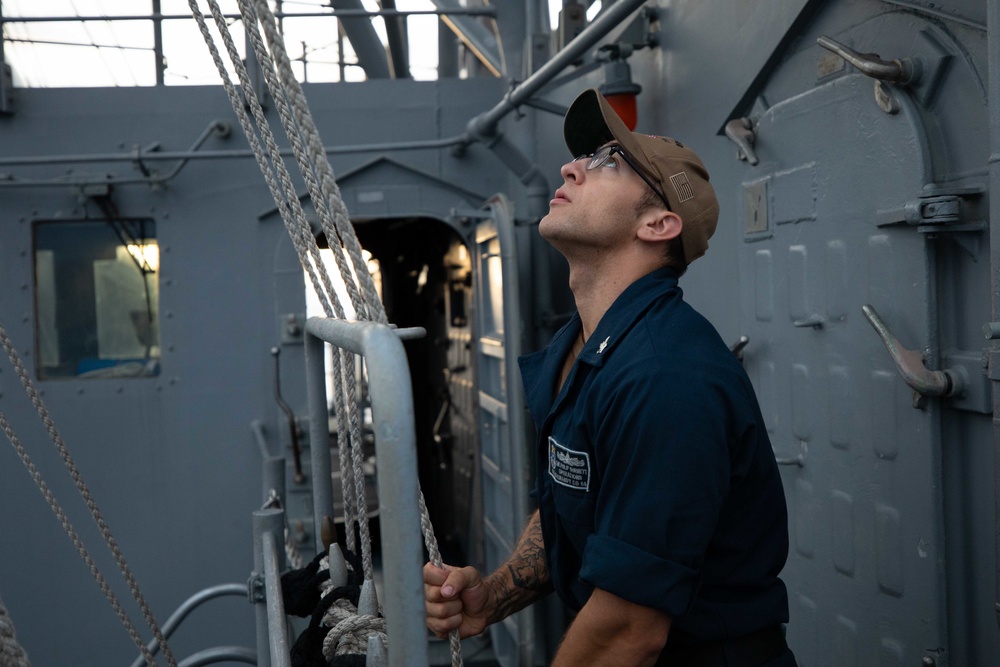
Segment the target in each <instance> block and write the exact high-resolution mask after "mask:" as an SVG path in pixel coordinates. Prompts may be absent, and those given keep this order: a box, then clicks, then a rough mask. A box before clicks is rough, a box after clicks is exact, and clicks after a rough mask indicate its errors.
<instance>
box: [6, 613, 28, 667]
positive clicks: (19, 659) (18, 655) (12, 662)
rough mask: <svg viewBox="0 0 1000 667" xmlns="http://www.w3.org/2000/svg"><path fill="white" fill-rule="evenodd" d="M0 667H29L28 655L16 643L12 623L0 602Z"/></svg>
mask: <svg viewBox="0 0 1000 667" xmlns="http://www.w3.org/2000/svg"><path fill="white" fill-rule="evenodd" d="M0 667H31V662H30V661H29V660H28V654H27V653H26V652H25V650H24V648H23V647H22V646H21V645H20V644H19V643H18V642H17V635H16V634H15V633H14V623H13V621H11V620H10V616H9V615H8V614H7V608H6V607H4V606H3V600H0Z"/></svg>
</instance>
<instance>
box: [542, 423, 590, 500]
mask: <svg viewBox="0 0 1000 667" xmlns="http://www.w3.org/2000/svg"><path fill="white" fill-rule="evenodd" d="M549 477H551V478H552V480H553V481H554V482H555V483H556V484H562V485H563V486H568V487H569V488H571V489H583V490H584V491H589V490H590V454H588V453H587V452H578V451H576V450H573V449H569V448H568V447H563V446H562V445H560V444H559V443H558V442H556V439H555V438H553V437H551V436H549Z"/></svg>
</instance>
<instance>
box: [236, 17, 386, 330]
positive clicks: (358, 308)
mask: <svg viewBox="0 0 1000 667" xmlns="http://www.w3.org/2000/svg"><path fill="white" fill-rule="evenodd" d="M239 4H240V11H241V12H242V14H243V18H244V27H245V29H246V32H247V36H248V37H249V39H250V44H251V46H252V48H253V50H254V54H255V55H256V56H257V60H258V62H260V64H261V71H262V72H263V74H264V80H265V82H266V83H267V86H268V90H269V92H270V93H271V97H272V99H273V100H274V102H275V106H276V107H277V109H278V117H279V118H280V120H281V125H282V127H283V128H284V129H285V134H286V135H287V136H288V139H289V141H290V142H291V146H292V153H293V154H294V156H295V160H296V163H297V164H298V166H299V171H300V173H301V174H302V176H303V177H304V179H305V182H306V185H307V187H308V189H309V193H310V197H311V198H312V201H313V205H314V206H315V208H316V212H317V213H318V214H319V216H320V220H321V221H322V222H323V230H324V232H325V233H326V235H327V240H328V241H330V250H331V251H332V252H333V254H334V259H335V260H336V262H337V266H338V268H339V270H340V275H341V277H342V279H343V283H344V286H345V288H346V289H347V293H348V296H349V297H350V300H351V304H352V305H353V307H354V310H355V312H356V313H357V314H358V318H359V319H371V318H370V317H369V316H368V315H367V310H368V308H367V306H366V304H365V303H364V301H363V300H362V298H361V294H360V292H359V291H358V289H357V286H356V279H355V278H354V277H353V276H352V275H351V270H350V267H349V266H348V265H347V263H346V261H347V260H346V258H344V256H343V254H342V253H340V252H338V249H337V246H338V244H337V243H335V242H334V241H336V240H337V238H338V235H337V234H335V233H334V234H331V233H330V232H331V231H333V230H332V228H331V227H330V224H329V220H330V211H329V208H328V207H327V203H326V200H325V198H324V197H323V193H322V191H321V189H320V186H319V183H318V182H317V181H316V177H315V174H314V169H313V166H312V165H311V164H310V158H309V156H307V155H306V152H305V149H304V147H303V144H302V133H301V130H300V129H299V127H298V125H297V119H296V118H293V116H292V112H291V111H290V110H289V107H288V101H287V94H286V92H285V90H284V89H283V87H282V83H281V81H279V79H278V77H277V75H276V74H275V71H274V67H275V65H274V62H273V60H272V58H271V55H270V54H269V53H268V51H267V49H266V48H265V47H264V42H263V40H262V38H261V35H260V31H259V29H258V27H257V24H258V21H259V19H258V16H257V12H256V9H255V8H254V6H253V5H252V4H251V3H250V2H249V0H240V2H239ZM268 11H270V10H268ZM272 29H273V26H272ZM293 78H294V77H293ZM323 157H324V159H325V155H324V156H323ZM353 231H354V230H353V227H352V228H351V232H352V233H353ZM355 243H356V241H355ZM359 253H360V250H359ZM359 256H360V255H359ZM369 278H370V276H369Z"/></svg>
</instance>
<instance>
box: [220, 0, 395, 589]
mask: <svg viewBox="0 0 1000 667" xmlns="http://www.w3.org/2000/svg"><path fill="white" fill-rule="evenodd" d="M240 6H241V11H242V12H243V15H244V22H245V27H246V29H247V32H248V34H249V35H250V41H251V44H252V45H253V47H254V50H255V54H256V55H257V57H258V59H259V60H260V61H261V64H262V69H263V72H264V77H265V80H266V81H267V82H268V86H269V89H270V90H271V95H272V97H273V98H274V99H275V103H276V105H277V106H278V109H279V116H280V117H281V119H282V124H283V126H284V127H285V131H286V134H288V135H289V139H290V141H291V142H292V144H293V147H295V149H294V152H295V154H296V159H297V160H298V161H299V164H300V170H301V171H302V172H303V176H304V177H305V178H306V180H307V182H312V183H313V186H312V187H313V189H315V183H314V181H313V179H312V178H310V172H311V168H310V165H309V163H308V161H307V160H306V159H305V158H304V156H303V155H302V151H301V145H300V144H299V142H298V140H297V136H296V135H297V132H296V129H295V120H294V119H292V118H291V117H290V115H289V114H288V110H287V107H286V106H285V105H284V104H283V103H282V97H283V95H284V93H283V91H282V89H281V87H280V86H279V85H278V84H277V83H276V82H275V81H274V77H273V71H272V68H273V66H274V63H273V61H272V60H271V59H270V56H269V55H268V54H267V52H266V50H265V49H264V48H263V43H262V42H261V40H260V33H259V31H258V30H257V22H256V20H247V16H248V15H249V16H251V17H255V14H254V8H253V7H252V6H251V5H250V3H249V2H248V0H240ZM262 11H265V12H267V13H268V15H269V16H270V9H269V8H266V7H265V8H263V9H262ZM271 19H273V16H271ZM267 23H269V24H271V27H272V28H273V20H269V21H268V22H267ZM221 29H222V27H221V26H220V30H221ZM265 29H267V28H266V27H265ZM230 41H231V40H230ZM277 43H278V44H279V45H280V44H281V41H280V39H278V40H277ZM273 46H274V44H272V47H273ZM277 50H278V51H281V52H283V47H280V48H278V49H277ZM285 55H286V56H287V54H285ZM289 72H290V68H289ZM292 79H294V76H293V77H292ZM244 85H246V84H244ZM305 115H306V116H308V115H309V114H308V109H307V108H306V112H305ZM310 120H311V119H310ZM322 157H323V160H322V161H325V154H323V155H322ZM317 194H321V193H317ZM313 197H314V204H317V197H316V194H314V195H313ZM322 201H323V200H322V197H320V198H319V202H322ZM318 208H322V205H320V204H318ZM347 227H348V228H349V229H350V231H351V233H352V234H353V228H351V227H350V225H347ZM334 256H335V258H337V261H338V264H339V266H340V268H341V275H342V277H343V278H344V283H345V285H346V286H347V289H348V293H349V295H353V293H354V292H355V291H356V290H355V289H354V279H353V278H352V277H351V275H350V270H349V267H346V268H345V267H344V265H343V261H342V260H343V256H342V255H341V254H340V253H338V252H337V251H336V249H334ZM363 273H364V274H365V275H368V274H367V265H365V269H364V271H363ZM368 277H369V278H370V275H369V276H368ZM352 299H354V297H353V296H352ZM355 303H356V304H357V305H356V306H355V308H356V309H358V312H359V315H361V316H363V315H364V309H363V308H359V306H360V304H359V303H358V302H355ZM380 305H381V304H380ZM342 386H346V388H347V400H346V401H345V403H346V405H344V406H342V407H341V406H338V407H341V409H339V410H338V421H339V420H342V419H343V416H344V414H345V413H346V415H347V421H348V422H349V424H350V446H351V459H352V462H353V468H354V487H355V494H356V496H357V504H356V508H357V517H358V528H359V532H360V534H361V535H360V539H361V557H362V563H363V567H364V574H365V576H366V577H369V578H370V577H371V576H372V573H373V571H374V567H373V564H372V555H371V537H370V534H369V526H368V522H367V514H366V513H365V508H366V506H367V502H366V501H365V488H364V470H363V467H362V446H363V445H362V440H361V429H360V425H359V423H358V415H357V395H356V387H355V383H354V382H353V377H352V380H351V381H348V382H346V385H342ZM341 481H342V484H343V483H344V482H346V479H345V475H344V469H342V470H341ZM343 486H344V487H346V484H343ZM346 510H347V507H346V505H345V511H346ZM349 525H350V524H349V523H346V522H345V526H349Z"/></svg>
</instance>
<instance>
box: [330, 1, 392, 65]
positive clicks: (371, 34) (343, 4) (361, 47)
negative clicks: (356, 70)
mask: <svg viewBox="0 0 1000 667" xmlns="http://www.w3.org/2000/svg"><path fill="white" fill-rule="evenodd" d="M330 5H331V6H332V7H333V8H334V9H335V10H336V9H354V10H360V9H363V7H362V6H361V0H330ZM340 24H341V25H343V26H344V33H346V34H347V39H349V40H350V41H351V46H353V47H354V52H355V53H356V54H357V56H358V65H360V66H361V68H362V69H363V70H364V71H365V74H366V75H367V76H368V78H369V79H388V78H389V60H388V59H387V58H386V55H385V47H383V46H382V42H381V40H379V38H378V35H377V34H376V33H375V26H373V25H372V22H371V19H370V18H361V17H358V18H353V17H351V18H342V19H341V20H340Z"/></svg>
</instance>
